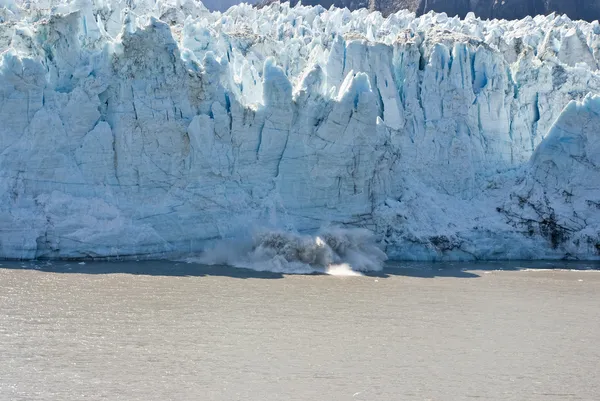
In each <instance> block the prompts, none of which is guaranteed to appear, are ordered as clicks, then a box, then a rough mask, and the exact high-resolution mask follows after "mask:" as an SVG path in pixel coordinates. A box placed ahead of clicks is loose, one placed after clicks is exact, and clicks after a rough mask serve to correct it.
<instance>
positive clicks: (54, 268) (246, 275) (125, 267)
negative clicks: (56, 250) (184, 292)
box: [0, 261, 285, 279]
mask: <svg viewBox="0 0 600 401" xmlns="http://www.w3.org/2000/svg"><path fill="white" fill-rule="evenodd" d="M0 264H1V266H0V269H27V270H37V271H41V272H46V273H59V274H93V275H95V274H130V275H139V276H165V277H209V276H214V277H230V278H236V279H251V278H255V279H280V278H283V277H285V276H284V275H283V274H281V273H273V272H267V271H256V270H249V269H239V268H236V267H231V266H220V265H215V266H208V265H200V264H196V263H185V262H170V261H139V262H138V261H127V262H120V261H101V262H97V261H91V262H88V261H86V262H72V261H32V262H6V261H4V262H0Z"/></svg>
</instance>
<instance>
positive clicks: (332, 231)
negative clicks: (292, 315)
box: [187, 228, 387, 275]
mask: <svg viewBox="0 0 600 401" xmlns="http://www.w3.org/2000/svg"><path fill="white" fill-rule="evenodd" d="M386 260H387V256H386V254H385V253H384V252H383V251H382V250H381V249H380V248H379V247H378V246H377V244H376V242H375V238H374V236H373V234H372V233H371V232H370V231H368V230H365V229H359V228H352V229H347V228H327V229H322V230H320V231H319V232H318V233H317V234H315V235H307V234H299V233H294V232H288V231H278V230H266V229H258V230H255V231H254V232H253V233H252V234H250V235H248V236H243V237H239V238H232V239H227V240H222V241H219V242H218V243H217V244H215V245H214V246H213V247H212V248H209V249H207V250H206V251H204V253H202V254H201V255H200V256H198V257H192V258H189V259H187V262H190V263H201V264H207V265H229V266H235V267H241V268H246V269H252V270H257V271H271V272H275V273H288V274H311V273H324V274H331V275H360V274H361V272H367V271H379V270H381V269H383V265H384V262H385V261H386Z"/></svg>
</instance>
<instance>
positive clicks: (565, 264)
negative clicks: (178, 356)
mask: <svg viewBox="0 0 600 401" xmlns="http://www.w3.org/2000/svg"><path fill="white" fill-rule="evenodd" d="M0 269H19V270H36V271H41V272H47V273H59V274H92V275H96V274H130V275H146V276H165V277H211V276H213V277H229V278H235V279H282V278H285V277H286V276H287V274H285V273H275V272H270V271H257V270H251V269H243V268H237V267H232V266H226V265H213V266H210V265H203V264H198V263H185V262H172V261H158V260H155V261H85V262H80V261H24V262H19V261H2V260H0ZM524 269H530V270H560V269H564V270H600V262H598V261H596V262H585V261H583V262H582V261H525V262H519V261H506V262H502V261H494V262H451V263H450V262H448V263H441V262H438V263H432V262H394V261H391V262H389V263H387V264H386V267H385V268H384V269H383V270H381V271H371V272H363V273H361V274H362V275H363V276H366V277H377V278H389V277H393V276H404V277H415V278H432V279H433V278H459V279H465V278H478V277H480V275H479V274H478V272H483V271H491V270H504V271H519V270H524ZM312 275H323V274H322V273H314V274H312Z"/></svg>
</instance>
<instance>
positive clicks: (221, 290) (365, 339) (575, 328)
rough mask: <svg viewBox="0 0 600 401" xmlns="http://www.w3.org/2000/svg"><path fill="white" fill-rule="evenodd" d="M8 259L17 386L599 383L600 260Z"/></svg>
mask: <svg viewBox="0 0 600 401" xmlns="http://www.w3.org/2000/svg"><path fill="white" fill-rule="evenodd" d="M81 263H83V262H81ZM0 265H1V266H0V400H2V401H12V400H28V401H29V400H127V401H131V400H150V401H153V400H157V401H158V400H161V401H163V400H200V401H207V400H223V401H225V400H227V401H229V400H256V401H270V400H273V401H275V400H281V401H284V400H303V401H310V400H322V401H329V400H331V401H337V400H352V401H354V400H356V401H358V400H385V401H387V400H390V401H392V400H394V401H396V400H444V401H446V400H450V401H451V400H474V399H480V400H519V401H523V400H548V401H550V400H596V401H597V400H599V399H600V345H599V343H600V271H598V270H594V269H598V268H599V267H600V266H598V265H593V264H586V263H574V264H556V263H545V262H539V263H530V264H519V263H511V264H506V263H500V262H498V263H493V264H452V265H449V264H439V265H435V264H434V265H432V264H418V265H414V264H394V265H390V266H389V267H388V268H386V270H384V271H383V272H378V273H373V274H368V275H363V276H354V277H350V276H328V275H304V276H299V275H283V274H275V273H268V272H255V271H251V270H242V269H235V268H228V267H222V266H220V267H219V266H213V267H209V266H202V265H197V264H186V263H175V262H122V263H108V262H87V263H85V264H79V263H77V262H37V263H20V262H1V261H0Z"/></svg>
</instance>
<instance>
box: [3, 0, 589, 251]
mask: <svg viewBox="0 0 600 401" xmlns="http://www.w3.org/2000/svg"><path fill="white" fill-rule="evenodd" d="M0 6H1V7H2V8H0V21H1V23H0V50H1V51H2V54H1V56H0V121H1V126H0V257H5V258H21V259H32V258H61V257H112V256H121V257H124V256H134V257H142V256H145V257H159V256H164V257H170V256H173V255H186V254H194V253H199V252H202V251H203V250H204V249H205V248H206V247H207V246H208V244H211V243H212V242H214V241H216V240H219V239H222V238H231V237H233V236H235V235H236V234H237V233H239V232H241V231H243V230H246V229H247V228H248V227H251V226H261V227H273V228H276V229H280V230H284V231H285V230H288V231H293V232H298V233H310V232H315V231H317V230H318V229H320V228H322V227H324V226H334V227H337V228H336V229H340V228H350V229H353V228H362V229H366V230H369V231H370V232H372V233H373V235H374V238H375V239H376V240H377V242H378V244H379V245H380V247H381V249H383V250H384V251H385V252H386V254H387V256H388V257H391V258H397V259H408V260H473V259H541V258H544V259H546V258H549V259H558V258H579V259H599V258H600V97H597V96H596V95H597V94H600V73H599V72H598V67H599V63H600V25H599V24H598V23H597V22H594V23H586V22H580V21H571V20H569V19H568V18H567V17H566V16H556V15H551V16H547V17H542V16H540V17H535V18H530V17H529V18H526V19H523V20H518V21H497V20H494V21H482V20H480V19H477V18H475V17H474V16H473V15H468V16H467V17H466V18H465V19H464V20H461V19H458V18H449V17H448V16H447V15H445V14H436V13H429V14H426V15H423V16H421V17H419V18H416V17H415V15H414V14H412V13H409V12H406V11H400V12H398V13H396V14H393V15H390V16H389V17H387V18H383V17H382V16H381V14H379V13H368V11H366V10H359V11H355V12H349V11H348V10H346V9H335V8H331V9H329V10H326V9H324V8H322V7H303V6H297V7H295V8H290V7H289V6H288V5H287V4H281V5H280V4H273V5H271V6H269V7H266V8H263V9H260V10H257V9H254V8H252V7H251V6H249V5H240V6H237V7H233V8H231V9H230V10H229V11H227V12H225V13H218V12H215V13H211V12H209V11H208V10H207V9H206V8H205V7H204V6H203V5H202V3H200V2H196V1H194V0H180V1H172V0H166V1H162V0H158V1H148V0H146V1H118V0H75V1H70V2H60V1H16V2H15V1H11V0H5V1H3V2H2V3H0Z"/></svg>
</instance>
